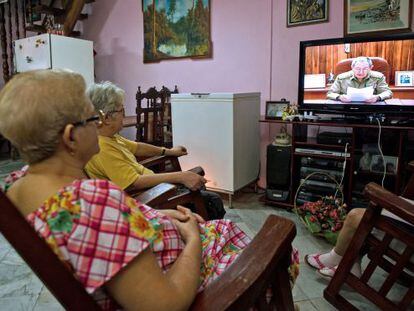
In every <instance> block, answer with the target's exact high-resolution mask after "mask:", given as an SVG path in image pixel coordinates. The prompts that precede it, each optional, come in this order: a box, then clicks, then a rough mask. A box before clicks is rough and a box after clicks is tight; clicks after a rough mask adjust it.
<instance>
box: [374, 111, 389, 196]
mask: <svg viewBox="0 0 414 311" xmlns="http://www.w3.org/2000/svg"><path fill="white" fill-rule="evenodd" d="M376 119H377V122H378V150H379V153H380V155H381V159H382V166H383V167H384V172H383V174H382V181H381V186H382V187H383V188H384V181H385V176H386V174H387V167H386V165H385V158H384V154H383V153H382V148H381V122H380V120H379V119H378V118H376Z"/></svg>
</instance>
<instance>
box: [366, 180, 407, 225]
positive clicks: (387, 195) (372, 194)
mask: <svg viewBox="0 0 414 311" xmlns="http://www.w3.org/2000/svg"><path fill="white" fill-rule="evenodd" d="M364 194H365V196H366V197H367V198H368V199H369V200H370V201H372V202H373V203H375V205H374V208H375V209H378V208H379V209H381V208H384V209H386V210H388V211H389V212H391V213H393V214H395V215H397V216H398V217H401V218H402V219H404V220H406V221H408V222H410V223H412V224H414V204H413V203H410V202H408V201H407V200H404V199H403V198H401V197H399V196H397V195H395V194H394V193H391V192H389V191H388V190H386V189H384V188H382V187H381V186H380V185H378V184H376V183H372V182H371V183H369V184H368V185H366V186H365V189H364Z"/></svg>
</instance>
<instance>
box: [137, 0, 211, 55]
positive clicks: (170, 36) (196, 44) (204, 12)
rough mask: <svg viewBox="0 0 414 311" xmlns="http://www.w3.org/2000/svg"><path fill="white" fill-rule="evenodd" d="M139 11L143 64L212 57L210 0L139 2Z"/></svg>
mask: <svg viewBox="0 0 414 311" xmlns="http://www.w3.org/2000/svg"><path fill="white" fill-rule="evenodd" d="M142 11H143V15H144V16H143V17H144V18H143V20H144V63H151V62H159V61H161V60H163V59H178V58H188V57H191V58H208V57H211V56H212V52H211V46H212V44H211V34H210V0H174V1H154V0H142Z"/></svg>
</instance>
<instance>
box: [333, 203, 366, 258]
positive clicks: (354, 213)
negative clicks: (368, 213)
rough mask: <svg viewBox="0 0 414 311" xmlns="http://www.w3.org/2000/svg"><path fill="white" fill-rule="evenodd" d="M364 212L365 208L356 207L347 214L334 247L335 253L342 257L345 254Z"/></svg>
mask: <svg viewBox="0 0 414 311" xmlns="http://www.w3.org/2000/svg"><path fill="white" fill-rule="evenodd" d="M364 213H365V208H354V209H352V210H351V211H350V212H349V213H348V215H347V216H346V218H345V222H344V226H343V227H342V230H341V232H339V236H338V240H337V241H336V245H335V248H334V250H335V253H337V254H338V255H339V256H341V257H342V256H343V255H344V254H345V251H346V249H347V248H348V245H349V243H350V242H351V240H352V237H353V236H354V234H355V231H356V229H357V228H358V226H359V223H360V222H361V219H362V217H363V216H364Z"/></svg>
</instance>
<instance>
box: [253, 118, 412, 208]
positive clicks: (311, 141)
mask: <svg viewBox="0 0 414 311" xmlns="http://www.w3.org/2000/svg"><path fill="white" fill-rule="evenodd" d="M260 122H261V123H265V124H267V125H268V126H272V125H277V124H278V125H286V126H287V127H288V132H289V133H291V135H292V145H291V157H292V158H291V168H290V172H291V176H290V194H289V198H288V201H286V202H276V201H270V200H267V199H264V201H265V202H266V204H269V205H276V206H279V207H284V208H288V209H289V208H292V207H293V204H294V202H293V201H294V197H295V193H296V191H297V188H298V187H299V185H300V182H301V176H300V168H301V165H302V164H301V163H302V160H301V159H302V158H315V159H330V160H335V161H338V162H344V163H346V165H345V174H344V179H343V183H342V185H343V193H344V199H345V202H346V203H347V204H348V205H349V206H351V207H360V206H364V197H363V193H362V192H363V188H364V187H365V185H366V184H367V183H369V182H371V181H374V182H377V183H379V184H381V182H382V178H383V176H384V174H383V166H378V165H379V164H378V165H377V166H378V167H377V168H376V167H375V166H374V165H373V163H374V162H375V161H374V160H378V159H379V158H381V161H382V157H381V156H380V153H379V150H378V148H377V145H378V134H379V127H378V124H375V123H374V124H359V123H345V122H340V121H338V122H336V121H335V122H333V121H328V122H311V121H309V122H308V121H293V122H288V121H282V120H266V119H264V118H262V119H261V120H260ZM339 128H340V129H339ZM323 131H342V132H347V133H349V135H350V142H349V144H348V146H347V148H346V149H347V150H346V152H347V153H349V156H348V157H345V155H341V156H338V155H331V154H309V153H307V152H302V151H299V150H298V148H300V149H315V150H321V151H336V152H340V153H345V146H344V145H335V144H320V143H318V142H317V139H316V137H312V136H315V135H316V133H321V132H323ZM380 143H381V149H382V151H383V155H384V157H385V160H386V162H385V163H383V164H382V165H384V164H385V165H387V163H389V164H388V165H387V167H386V168H387V173H386V174H385V179H384V186H385V188H387V189H388V190H390V191H392V192H394V193H396V194H401V192H402V191H403V187H404V185H405V183H406V178H407V177H406V176H407V172H406V166H407V163H408V162H409V161H410V160H414V127H412V126H392V125H385V124H384V125H381V140H380ZM366 153H368V155H365V156H367V157H371V160H370V162H371V164H370V165H369V167H364V166H362V167H360V163H361V161H362V162H364V160H365V159H363V160H361V158H362V157H364V154H366ZM373 161H374V162H373ZM374 164H375V163H374ZM372 166H374V167H372ZM274 173H277V172H274ZM302 178H303V176H302Z"/></svg>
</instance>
